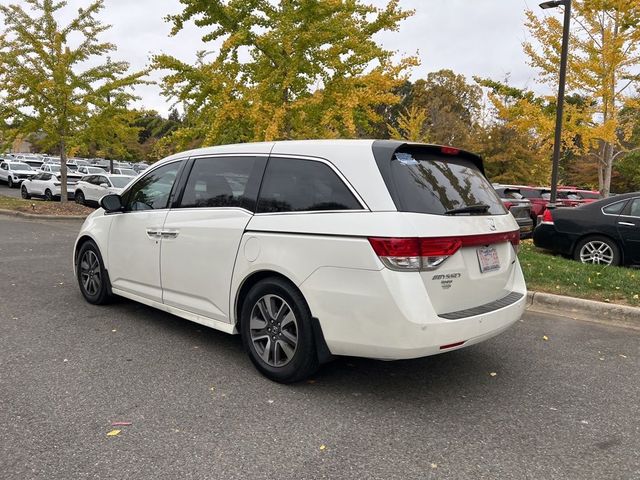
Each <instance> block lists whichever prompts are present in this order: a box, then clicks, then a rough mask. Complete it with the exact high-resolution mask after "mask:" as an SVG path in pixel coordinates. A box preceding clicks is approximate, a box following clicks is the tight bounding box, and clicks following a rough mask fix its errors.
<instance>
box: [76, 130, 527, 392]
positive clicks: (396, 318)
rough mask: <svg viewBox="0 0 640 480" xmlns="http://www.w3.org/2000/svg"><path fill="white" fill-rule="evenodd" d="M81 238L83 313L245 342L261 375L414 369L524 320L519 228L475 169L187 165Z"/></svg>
mask: <svg viewBox="0 0 640 480" xmlns="http://www.w3.org/2000/svg"><path fill="white" fill-rule="evenodd" d="M100 204H101V206H102V208H101V209H98V210H96V211H95V212H94V213H92V214H91V215H90V216H89V217H88V218H87V220H86V221H85V223H84V225H83V226H82V229H81V231H80V233H79V235H78V238H77V241H76V244H75V249H74V258H73V261H74V266H75V273H76V276H77V279H78V283H79V286H80V290H81V292H82V294H83V296H84V297H85V298H86V300H87V301H89V302H91V303H94V304H103V303H107V302H108V300H109V299H110V298H111V297H112V296H113V295H118V296H122V297H126V298H129V299H132V300H136V301H139V302H141V303H144V304H146V305H150V306H152V307H156V308H159V309H161V310H164V311H167V312H170V313H172V314H175V315H178V316H180V317H183V318H186V319H188V320H192V321H194V322H197V323H201V324H203V325H207V326H209V327H212V328H216V329H219V330H222V331H225V332H228V333H232V334H236V333H239V334H240V335H241V336H242V340H243V343H244V345H245V348H246V350H247V353H248V354H249V357H250V358H251V360H252V362H253V363H254V365H255V366H256V367H257V368H258V370H260V371H261V372H262V373H263V374H265V375H266V376H267V377H269V378H271V379H273V380H276V381H279V382H293V381H297V380H300V379H302V378H304V377H306V376H308V375H310V374H311V373H313V372H314V371H315V370H316V369H317V368H318V365H319V364H321V363H323V362H325V361H326V360H328V359H330V358H331V356H333V355H352V356H361V357H370V358H377V359H386V360H394V359H408V358H417V357H423V356H427V355H434V354H437V353H442V352H449V351H452V350H456V349H459V348H462V347H466V346H469V345H473V344H476V343H478V342H481V341H483V340H486V339H488V338H490V337H493V336H494V335H497V334H498V333H500V332H502V331H503V330H505V329H506V328H508V327H509V326H510V325H512V324H513V323H514V322H516V321H517V320H518V319H519V318H520V317H521V315H522V313H523V311H524V308H525V301H526V287H525V282H524V278H523V275H522V271H521V269H520V264H519V263H518V257H517V252H518V246H519V238H520V236H519V230H518V224H517V223H516V221H515V219H514V218H513V216H512V215H510V214H509V212H508V211H507V210H506V209H505V207H504V205H503V203H502V202H501V201H500V199H499V198H498V196H497V195H496V193H495V190H494V189H493V187H492V186H491V184H490V183H489V182H488V181H487V179H486V178H485V176H484V170H483V164H482V160H481V158H480V157H478V156H476V155H474V154H471V153H468V152H465V151H462V150H458V149H455V148H451V147H441V146H435V145H424V144H415V143H406V142H401V141H391V140H378V141H374V140H317V141H287V142H271V143H253V144H242V145H224V146H218V147H211V148H203V149H199V150H192V151H189V152H185V153H180V154H177V155H173V156H171V157H169V158H166V159H164V160H162V161H160V162H158V163H156V164H154V165H153V166H152V167H151V168H149V169H148V170H147V171H145V172H144V173H143V174H142V175H141V176H140V177H138V178H137V179H136V180H135V181H134V182H133V183H131V184H130V185H129V186H128V187H127V188H126V189H125V191H124V192H122V194H121V195H107V196H105V197H103V198H102V199H101V202H100Z"/></svg>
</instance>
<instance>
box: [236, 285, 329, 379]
mask: <svg viewBox="0 0 640 480" xmlns="http://www.w3.org/2000/svg"><path fill="white" fill-rule="evenodd" d="M240 332H241V334H242V343H243V344H244V348H245V350H246V352H247V354H248V355H249V358H250V359H251V361H252V362H253V364H254V365H255V367H256V368H257V369H258V370H259V371H260V372H261V373H262V374H263V375H264V376H266V377H267V378H269V379H271V380H273V381H275V382H279V383H292V382H297V381H299V380H302V379H304V378H306V377H308V376H310V375H312V374H313V373H314V372H316V371H317V369H318V366H319V362H318V356H317V352H316V345H315V341H314V336H313V328H312V324H311V312H310V311H309V307H308V306H307V302H306V301H305V299H304V297H303V296H302V294H301V293H300V292H299V291H298V290H297V289H296V288H295V287H293V286H292V285H291V284H289V283H288V282H286V281H284V280H282V279H280V278H277V277H273V278H266V279H264V280H261V281H260V282H258V283H257V284H255V285H254V286H253V287H252V288H251V290H249V293H248V294H247V296H246V297H245V300H244V302H243V304H242V310H241V315H240Z"/></svg>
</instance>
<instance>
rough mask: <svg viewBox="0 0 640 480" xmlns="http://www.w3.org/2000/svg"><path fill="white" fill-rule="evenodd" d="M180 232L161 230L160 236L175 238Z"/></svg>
mask: <svg viewBox="0 0 640 480" xmlns="http://www.w3.org/2000/svg"><path fill="white" fill-rule="evenodd" d="M179 233H180V232H179V231H178V230H162V231H160V236H161V237H162V238H176V237H177V236H178V234H179Z"/></svg>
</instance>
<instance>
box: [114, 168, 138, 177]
mask: <svg viewBox="0 0 640 480" xmlns="http://www.w3.org/2000/svg"><path fill="white" fill-rule="evenodd" d="M113 174H114V175H127V176H129V177H135V176H137V175H138V173H137V172H136V171H135V170H134V169H133V168H114V169H113Z"/></svg>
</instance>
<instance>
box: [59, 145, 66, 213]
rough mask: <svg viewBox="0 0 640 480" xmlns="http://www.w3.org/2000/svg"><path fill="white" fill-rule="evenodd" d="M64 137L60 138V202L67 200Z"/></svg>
mask: <svg viewBox="0 0 640 480" xmlns="http://www.w3.org/2000/svg"><path fill="white" fill-rule="evenodd" d="M66 148H67V146H66V144H65V141H64V138H63V139H61V140H60V202H61V203H66V202H67V152H66Z"/></svg>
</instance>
